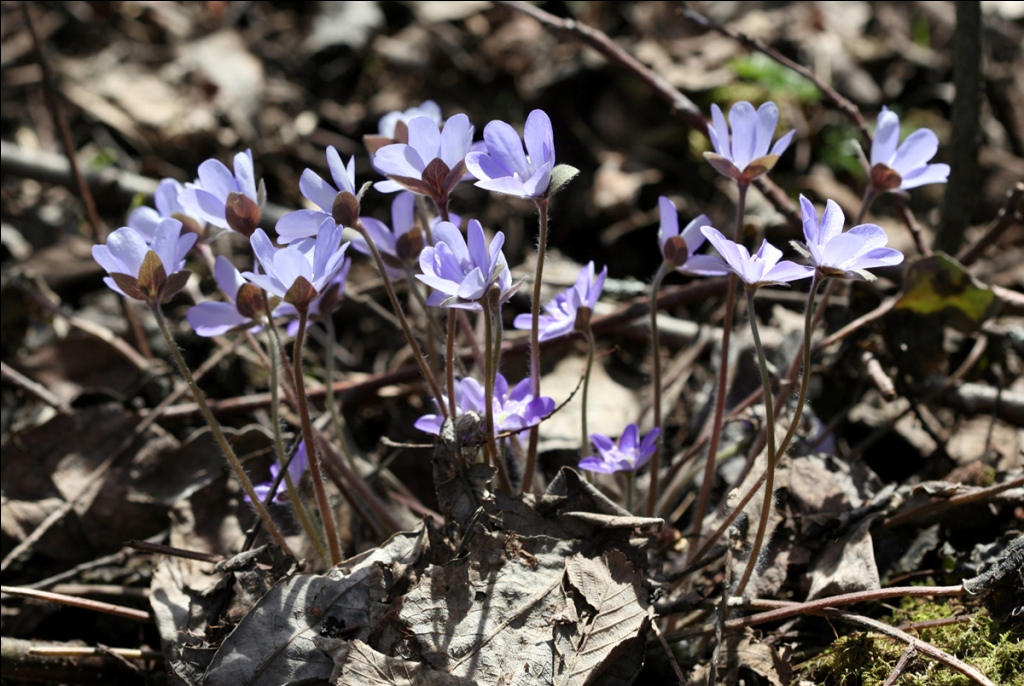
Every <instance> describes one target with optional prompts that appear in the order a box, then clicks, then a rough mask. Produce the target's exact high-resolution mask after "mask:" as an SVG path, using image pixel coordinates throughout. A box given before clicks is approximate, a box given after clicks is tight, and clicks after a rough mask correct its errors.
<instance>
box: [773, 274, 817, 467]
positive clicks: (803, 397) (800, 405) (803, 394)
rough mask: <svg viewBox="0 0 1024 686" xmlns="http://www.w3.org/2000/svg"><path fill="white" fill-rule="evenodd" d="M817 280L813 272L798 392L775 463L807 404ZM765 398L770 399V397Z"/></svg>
mask: <svg viewBox="0 0 1024 686" xmlns="http://www.w3.org/2000/svg"><path fill="white" fill-rule="evenodd" d="M819 278H820V276H819V273H818V271H817V270H815V272H814V276H813V277H812V278H811V290H810V292H809V293H808V294H807V305H806V307H805V308H804V344H803V350H802V353H803V355H802V360H801V363H800V367H801V370H802V371H801V374H800V391H799V392H798V393H797V397H796V406H795V407H794V408H793V417H792V419H791V420H790V422H789V429H788V430H787V431H786V436H785V437H784V438H783V439H782V441H781V442H780V443H779V450H778V453H776V459H775V461H776V462H778V461H779V459H781V458H782V456H783V455H785V454H786V449H787V448H789V442H790V441H792V440H793V436H795V435H796V431H797V427H799V426H800V417H801V416H802V415H803V412H804V405H805V404H806V403H807V388H808V386H810V385H811V337H812V333H813V331H814V324H813V322H814V294H815V291H817V290H818V284H819V283H820V281H819ZM765 397H766V398H770V397H771V396H765Z"/></svg>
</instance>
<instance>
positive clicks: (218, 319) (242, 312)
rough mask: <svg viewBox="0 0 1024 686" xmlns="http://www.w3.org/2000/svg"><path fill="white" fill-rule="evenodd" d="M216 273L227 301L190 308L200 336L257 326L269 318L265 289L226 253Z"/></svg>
mask: <svg viewBox="0 0 1024 686" xmlns="http://www.w3.org/2000/svg"><path fill="white" fill-rule="evenodd" d="M213 274H214V278H215V279H216V280H217V285H218V286H219V287H220V289H221V291H223V293H224V295H225V297H227V302H212V301H207V302H202V303H199V304H198V305H196V306H195V307H191V308H189V311H188V315H187V318H188V323H189V325H191V326H192V329H193V330H194V331H195V332H196V333H197V334H199V335H200V336H206V337H211V336H223V335H224V334H226V333H229V332H231V331H236V330H238V329H242V328H248V327H251V326H257V325H258V324H259V322H260V321H262V320H263V319H264V318H265V317H264V313H263V308H264V306H263V291H261V290H260V288H259V287H258V286H254V285H253V284H251V283H248V282H247V281H246V280H245V279H244V278H243V277H242V273H241V272H239V271H238V269H236V268H235V265H233V264H231V261H230V260H229V259H228V258H226V257H224V256H223V255H219V256H218V257H217V261H216V262H215V263H214V266H213Z"/></svg>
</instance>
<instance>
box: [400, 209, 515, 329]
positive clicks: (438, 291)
mask: <svg viewBox="0 0 1024 686" xmlns="http://www.w3.org/2000/svg"><path fill="white" fill-rule="evenodd" d="M467 233H468V235H469V241H468V243H467V241H466V238H464V237H463V236H462V232H461V231H459V229H458V228H457V227H456V226H455V225H454V224H452V223H451V222H441V223H439V224H438V225H437V226H436V227H435V228H434V245H433V246H427V247H425V248H423V252H421V253H420V270H421V271H422V272H423V273H422V274H417V275H416V278H417V279H419V280H420V281H422V282H423V283H425V284H427V285H428V286H430V287H431V288H433V289H435V290H434V292H433V293H431V294H430V296H429V297H428V298H427V304H428V305H432V306H440V307H459V308H462V309H466V310H481V309H483V308H482V307H481V305H480V301H481V300H482V299H483V298H484V296H485V295H486V294H487V291H488V289H489V288H490V287H491V286H497V288H498V289H499V292H500V295H499V302H505V301H506V300H508V298H509V297H510V296H511V295H512V293H513V288H512V272H511V271H510V270H509V268H508V262H506V261H505V255H504V254H502V252H501V246H502V245H504V243H505V234H503V233H502V232H501V231H499V232H498V233H497V234H495V236H494V238H493V239H492V240H491V245H490V246H489V247H488V245H487V239H486V238H485V237H484V229H483V227H482V226H481V225H480V222H478V221H477V220H476V219H470V220H469V228H468V231H467Z"/></svg>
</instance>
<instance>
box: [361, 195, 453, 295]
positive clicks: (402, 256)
mask: <svg viewBox="0 0 1024 686" xmlns="http://www.w3.org/2000/svg"><path fill="white" fill-rule="evenodd" d="M448 217H449V219H451V223H452V224H455V226H459V225H461V224H462V218H461V217H460V216H459V215H457V214H454V213H451V214H449V215H448ZM360 220H361V221H362V222H363V228H365V229H366V232H367V233H368V234H369V235H370V240H372V241H373V244H374V245H375V246H376V248H377V252H379V253H380V256H381V259H382V260H383V261H384V269H385V271H387V273H388V276H389V277H391V278H392V279H402V278H405V275H406V274H405V268H404V267H403V265H404V264H413V265H415V264H416V263H417V261H418V260H419V256H420V251H421V250H423V246H424V245H426V244H427V236H426V234H425V233H424V231H423V229H422V228H421V227H420V225H419V223H418V222H417V221H416V196H415V195H413V194H412V193H409V192H408V191H402V192H401V193H399V194H398V195H396V196H395V199H394V200H393V201H391V228H388V225H387V224H385V223H384V222H382V221H378V220H377V219H373V218H372V217H361V218H360ZM440 222H441V219H440V218H438V217H434V218H432V219H431V220H430V227H431V229H434V228H435V227H436V226H437V225H438V224H439V223H440ZM352 247H353V248H354V249H356V250H358V251H359V252H361V253H363V254H364V255H370V254H372V253H371V252H370V248H369V246H367V245H366V240H365V239H364V238H363V237H362V236H358V237H356V238H353V239H352Z"/></svg>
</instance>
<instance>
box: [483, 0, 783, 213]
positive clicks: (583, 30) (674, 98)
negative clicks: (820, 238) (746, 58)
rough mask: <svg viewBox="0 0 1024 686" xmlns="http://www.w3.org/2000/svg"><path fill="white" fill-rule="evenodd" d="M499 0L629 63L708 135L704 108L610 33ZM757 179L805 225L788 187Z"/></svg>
mask: <svg viewBox="0 0 1024 686" xmlns="http://www.w3.org/2000/svg"><path fill="white" fill-rule="evenodd" d="M496 4H498V5H504V6H505V7H508V8H509V9H513V10H515V11H517V12H521V13H523V14H525V15H527V16H529V17H532V18H533V19H535V20H537V21H538V22H540V23H541V24H542V25H543V26H545V27H547V28H549V29H551V30H553V31H557V32H559V33H563V34H565V35H567V36H570V37H572V38H575V39H576V40H579V41H580V42H582V43H585V44H586V45H589V46H590V47H592V48H594V49H595V50H597V51H598V52H599V53H601V54H602V55H603V56H604V57H606V58H607V59H608V60H610V61H611V62H613V63H615V64H618V65H620V66H622V67H625V68H626V69H628V70H629V71H630V72H632V73H633V75H634V76H636V77H637V78H639V79H640V80H641V81H643V82H644V83H646V84H647V85H648V86H649V87H650V88H651V89H652V90H653V91H654V93H655V95H657V96H658V97H659V98H661V99H662V100H664V101H665V102H667V103H668V104H669V105H670V106H671V114H673V115H675V116H677V117H679V118H680V119H681V120H682V121H684V122H685V123H686V124H687V125H688V126H689V127H690V128H692V129H695V130H697V131H700V132H702V133H705V135H706V133H707V126H708V120H707V119H706V118H705V117H704V114H703V113H702V112H701V111H700V108H699V107H697V106H696V105H695V104H693V101H692V100H690V99H689V98H687V97H686V96H685V95H683V94H682V93H681V92H680V91H679V90H678V89H677V88H675V87H674V86H673V85H672V84H670V83H669V82H668V81H666V80H665V79H663V78H662V77H661V76H659V75H658V74H657V73H656V72H654V71H653V70H652V69H651V68H650V67H648V66H647V65H645V64H643V63H642V62H640V60H638V59H636V58H635V57H633V56H632V55H630V54H629V53H628V52H626V51H625V50H623V49H622V48H621V47H619V46H618V45H617V44H616V43H615V41H613V40H612V39H611V38H610V37H609V36H608V34H606V33H604V32H603V31H600V30H598V29H595V28H593V27H591V26H587V25H586V24H584V23H582V22H579V21H576V20H575V19H562V18H560V17H556V16H555V15H553V14H551V13H549V12H545V11H544V10H542V9H540V8H539V7H535V6H534V5H532V4H530V3H528V2H521V1H519V0H498V1H497V2H496ZM753 183H754V185H755V186H757V189H758V190H759V191H761V193H762V194H764V196H765V197H766V198H767V199H768V201H769V202H770V203H771V204H772V205H773V206H774V207H775V209H777V210H778V211H779V212H781V213H782V214H783V215H785V217H786V219H787V220H788V221H789V223H790V225H792V226H794V227H797V228H799V227H800V226H801V220H800V212H799V211H798V210H797V208H796V205H794V204H793V201H792V200H790V199H789V196H787V195H786V193H785V191H783V190H782V189H781V188H779V187H778V186H776V185H775V183H774V182H772V180H771V179H769V178H768V177H767V176H761V177H759V178H757V179H755V180H754V182H753Z"/></svg>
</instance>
